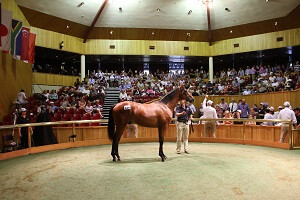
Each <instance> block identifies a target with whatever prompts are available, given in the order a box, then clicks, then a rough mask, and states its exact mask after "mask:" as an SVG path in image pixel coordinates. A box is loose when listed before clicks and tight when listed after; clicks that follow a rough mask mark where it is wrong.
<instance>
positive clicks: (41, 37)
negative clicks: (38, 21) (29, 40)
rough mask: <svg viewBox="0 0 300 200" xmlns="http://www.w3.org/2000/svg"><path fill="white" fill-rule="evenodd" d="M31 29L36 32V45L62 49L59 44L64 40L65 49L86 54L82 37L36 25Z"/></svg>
mask: <svg viewBox="0 0 300 200" xmlns="http://www.w3.org/2000/svg"><path fill="white" fill-rule="evenodd" d="M31 31H32V32H34V33H36V42H35V44H36V46H40V47H46V48H50V49H56V50H60V51H62V50H61V49H60V48H59V45H60V43H61V42H62V41H63V42H64V47H63V51H68V52H73V53H79V54H84V53H85V52H84V48H83V46H84V44H83V43H82V39H81V38H78V37H73V36H69V35H65V34H61V33H57V32H53V31H49V30H45V29H40V28H36V27H31Z"/></svg>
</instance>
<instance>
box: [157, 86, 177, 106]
mask: <svg viewBox="0 0 300 200" xmlns="http://www.w3.org/2000/svg"><path fill="white" fill-rule="evenodd" d="M177 92H178V88H175V89H173V90H172V91H170V92H169V93H168V94H166V95H165V96H164V97H163V98H162V99H161V100H160V102H162V103H163V104H167V103H169V102H170V101H171V100H172V99H174V97H176V95H177Z"/></svg>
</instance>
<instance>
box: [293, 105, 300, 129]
mask: <svg viewBox="0 0 300 200" xmlns="http://www.w3.org/2000/svg"><path fill="white" fill-rule="evenodd" d="M294 112H295V115H296V119H297V127H299V125H300V108H295V109H294Z"/></svg>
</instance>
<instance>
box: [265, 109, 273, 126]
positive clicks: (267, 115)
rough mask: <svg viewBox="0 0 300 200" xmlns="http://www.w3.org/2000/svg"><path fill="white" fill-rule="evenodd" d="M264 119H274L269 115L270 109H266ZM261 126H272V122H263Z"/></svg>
mask: <svg viewBox="0 0 300 200" xmlns="http://www.w3.org/2000/svg"><path fill="white" fill-rule="evenodd" d="M264 119H274V117H273V115H271V113H270V109H268V108H267V109H266V114H265V116H264ZM263 125H265V126H273V125H274V124H273V122H264V123H263Z"/></svg>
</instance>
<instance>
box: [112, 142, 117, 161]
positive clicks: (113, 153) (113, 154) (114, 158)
mask: <svg viewBox="0 0 300 200" xmlns="http://www.w3.org/2000/svg"><path fill="white" fill-rule="evenodd" d="M115 149H116V139H113V141H112V145H111V156H112V157H113V161H116V150H115Z"/></svg>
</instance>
